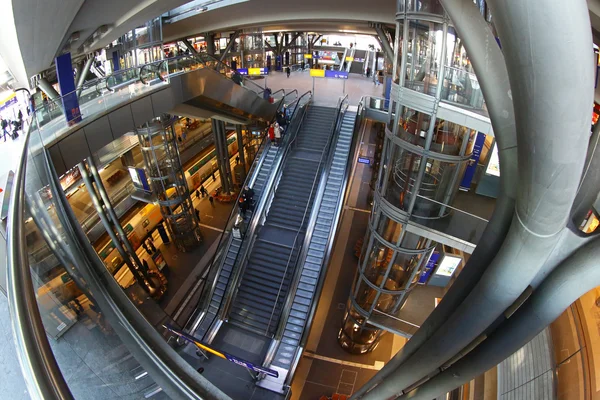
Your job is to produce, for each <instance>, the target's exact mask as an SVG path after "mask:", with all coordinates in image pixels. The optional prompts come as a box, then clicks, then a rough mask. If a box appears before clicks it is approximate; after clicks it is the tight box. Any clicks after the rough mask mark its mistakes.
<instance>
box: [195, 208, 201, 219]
mask: <svg viewBox="0 0 600 400" xmlns="http://www.w3.org/2000/svg"><path fill="white" fill-rule="evenodd" d="M194 212H195V213H196V218H198V221H200V211H198V209H197V208H194Z"/></svg>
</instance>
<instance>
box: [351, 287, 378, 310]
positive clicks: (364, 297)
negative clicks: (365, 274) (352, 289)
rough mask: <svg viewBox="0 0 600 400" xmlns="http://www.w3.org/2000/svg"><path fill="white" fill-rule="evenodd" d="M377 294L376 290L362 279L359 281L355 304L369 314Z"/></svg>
mask: <svg viewBox="0 0 600 400" xmlns="http://www.w3.org/2000/svg"><path fill="white" fill-rule="evenodd" d="M377 293H379V292H378V291H377V290H375V289H373V288H372V287H371V286H369V285H368V284H367V283H366V282H365V281H364V280H363V279H360V280H359V284H358V291H357V293H356V303H357V304H358V305H359V307H361V308H362V309H363V310H365V311H366V312H370V311H371V308H372V307H373V302H374V301H375V300H376V298H377Z"/></svg>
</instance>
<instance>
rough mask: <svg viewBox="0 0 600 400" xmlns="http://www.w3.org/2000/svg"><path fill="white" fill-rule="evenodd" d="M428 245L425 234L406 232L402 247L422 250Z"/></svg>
mask: <svg viewBox="0 0 600 400" xmlns="http://www.w3.org/2000/svg"><path fill="white" fill-rule="evenodd" d="M426 245H427V239H426V238H424V237H423V236H419V235H415V234H413V233H410V232H405V233H404V237H403V238H402V244H401V245H400V247H402V248H403V249H411V250H422V249H425V247H426Z"/></svg>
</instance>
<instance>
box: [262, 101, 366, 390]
mask: <svg viewBox="0 0 600 400" xmlns="http://www.w3.org/2000/svg"><path fill="white" fill-rule="evenodd" d="M355 120H356V113H355V112H348V111H346V112H345V113H344V114H343V117H342V120H341V125H340V127H339V131H338V132H339V133H338V135H337V138H336V140H335V142H334V143H333V145H332V147H331V149H332V151H330V160H328V162H327V163H326V165H327V168H328V170H327V171H326V173H324V174H323V177H322V182H321V184H320V185H319V193H318V195H317V196H316V199H315V205H316V206H315V210H314V212H313V213H312V215H311V219H310V222H309V228H308V234H307V236H306V244H305V245H304V247H303V249H302V253H301V256H300V259H299V261H298V266H297V271H296V274H295V277H294V279H293V282H292V285H291V290H290V294H289V296H288V297H287V301H286V303H285V305H284V307H283V309H284V310H285V312H284V314H283V315H282V317H281V319H280V322H279V326H278V331H277V333H276V335H275V337H274V339H273V341H272V343H271V351H270V354H268V355H267V358H266V360H265V363H264V364H263V366H265V367H268V368H270V369H273V370H275V371H277V372H278V373H279V377H278V378H273V377H270V376H267V377H265V378H264V379H262V380H261V381H260V382H259V383H258V385H259V386H261V387H263V388H265V389H269V390H272V391H275V392H278V393H281V394H283V393H285V392H286V390H287V388H288V387H289V384H290V382H291V377H292V375H293V371H294V369H295V366H296V363H297V362H298V359H299V358H298V357H299V355H300V354H301V351H302V347H303V340H306V337H307V334H308V330H309V329H308V328H307V327H308V325H309V324H310V322H311V320H312V315H313V312H314V310H315V307H316V303H317V298H318V295H319V293H320V284H322V282H323V277H324V272H325V268H326V266H327V263H328V257H329V252H330V250H331V245H332V243H333V239H334V238H335V233H336V229H337V222H338V219H339V215H340V212H341V206H342V204H343V198H344V194H345V189H346V182H347V179H348V175H347V171H348V164H349V159H350V154H351V151H352V139H353V136H354V124H355Z"/></svg>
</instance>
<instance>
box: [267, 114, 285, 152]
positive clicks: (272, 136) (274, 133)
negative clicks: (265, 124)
mask: <svg viewBox="0 0 600 400" xmlns="http://www.w3.org/2000/svg"><path fill="white" fill-rule="evenodd" d="M287 124H288V120H287V117H286V113H285V111H279V112H277V116H276V118H275V122H273V123H272V124H271V125H270V126H269V131H268V134H269V140H270V141H271V143H274V144H275V145H276V146H279V144H280V142H281V137H282V136H283V134H284V133H285V128H286V126H287Z"/></svg>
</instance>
